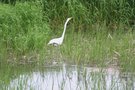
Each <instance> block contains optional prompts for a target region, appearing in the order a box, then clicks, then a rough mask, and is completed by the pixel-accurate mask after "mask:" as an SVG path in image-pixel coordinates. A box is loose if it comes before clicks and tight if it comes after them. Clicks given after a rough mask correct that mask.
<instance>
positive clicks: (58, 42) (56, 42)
mask: <svg viewBox="0 0 135 90" xmlns="http://www.w3.org/2000/svg"><path fill="white" fill-rule="evenodd" d="M71 19H72V17H70V18H68V19H67V20H66V22H65V24H64V31H63V33H62V36H61V37H59V38H54V39H52V40H50V41H49V43H48V45H54V46H58V45H61V44H62V43H63V39H64V36H65V32H66V27H67V23H68V22H69V20H71Z"/></svg>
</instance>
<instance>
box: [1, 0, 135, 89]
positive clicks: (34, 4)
mask: <svg viewBox="0 0 135 90" xmlns="http://www.w3.org/2000/svg"><path fill="white" fill-rule="evenodd" d="M11 1H12V0H11ZM13 1H14V2H13V4H12V3H9V4H7V3H8V2H6V4H5V2H1V3H0V72H2V73H3V74H4V73H5V74H7V75H6V76H7V77H8V72H9V74H10V70H9V69H8V68H7V67H12V68H15V67H19V66H20V65H21V66H25V67H27V66H31V69H32V70H30V71H31V72H32V71H33V68H35V67H38V68H39V67H40V68H41V67H48V66H53V65H54V64H55V65H56V64H57V65H61V64H63V63H66V64H69V65H79V66H85V67H103V68H106V67H114V68H117V69H120V70H121V71H123V72H133V71H134V70H135V69H134V68H135V7H134V6H135V0H132V1H130V0H100V1H99V0H57V1H53V0H33V1H32V0H26V1H25V0H16V1H15V0H13ZM68 17H73V19H72V20H71V22H69V24H68V26H67V30H66V34H65V38H64V42H63V44H62V45H61V46H58V47H53V46H48V45H47V43H48V42H49V40H50V39H52V38H55V37H59V36H61V34H62V32H63V27H64V23H65V21H66V19H67V18H68ZM3 68H4V70H5V71H3V70H2V69H3ZM6 71H7V72H6ZM30 71H28V72H30ZM26 72H27V70H26ZM15 73H16V72H15ZM21 73H22V74H23V71H22V72H21ZM17 75H18V76H19V74H17ZM3 76H4V75H3ZM3 76H2V74H1V76H0V77H3ZM6 76H5V78H6ZM9 77H10V76H9ZM1 81H3V79H2V78H1V80H0V83H3V82H1ZM4 82H6V81H4ZM7 82H8V83H9V81H7ZM0 85H2V84H0ZM99 85H100V84H99ZM97 87H98V86H97ZM101 87H102V86H101ZM86 90H87V89H86ZM114 90H115V89H114ZM117 90H121V89H117Z"/></svg>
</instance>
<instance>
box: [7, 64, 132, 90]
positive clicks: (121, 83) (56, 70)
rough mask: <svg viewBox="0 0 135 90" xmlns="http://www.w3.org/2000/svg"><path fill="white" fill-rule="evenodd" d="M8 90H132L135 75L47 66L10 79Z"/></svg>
mask: <svg viewBox="0 0 135 90" xmlns="http://www.w3.org/2000/svg"><path fill="white" fill-rule="evenodd" d="M7 89H8V90H18V89H19V90H20V89H22V90H134V89H135V77H134V76H133V75H131V74H129V75H127V74H122V73H120V71H119V70H118V69H114V68H107V69H99V68H86V67H83V68H80V67H77V66H70V67H69V66H66V65H63V66H61V67H60V66H55V67H47V69H46V70H44V71H43V70H42V71H41V70H39V71H36V72H31V73H27V74H22V75H20V76H19V77H17V78H15V79H13V80H11V81H10V83H9V85H8V86H7Z"/></svg>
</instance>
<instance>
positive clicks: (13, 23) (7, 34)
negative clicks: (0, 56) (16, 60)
mask: <svg viewBox="0 0 135 90" xmlns="http://www.w3.org/2000/svg"><path fill="white" fill-rule="evenodd" d="M36 5H38V4H36V3H34V4H33V3H17V4H16V6H14V7H13V6H10V5H4V4H1V5H0V32H1V33H0V45H1V48H4V49H5V50H4V49H1V52H4V51H5V53H8V54H9V53H11V54H12V53H14V51H15V54H16V55H23V54H25V53H27V52H29V51H32V50H39V49H41V48H43V47H44V44H45V42H46V40H47V38H48V36H47V35H48V34H49V25H48V23H47V22H46V21H45V20H44V21H43V20H42V19H43V18H42V9H41V7H38V6H36ZM12 51H13V52H12Z"/></svg>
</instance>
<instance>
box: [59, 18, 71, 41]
mask: <svg viewBox="0 0 135 90" xmlns="http://www.w3.org/2000/svg"><path fill="white" fill-rule="evenodd" d="M68 22H69V20H68V19H67V21H66V22H65V24H64V31H63V33H62V36H61V38H62V40H63V39H64V36H65V32H66V27H67V23H68Z"/></svg>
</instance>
